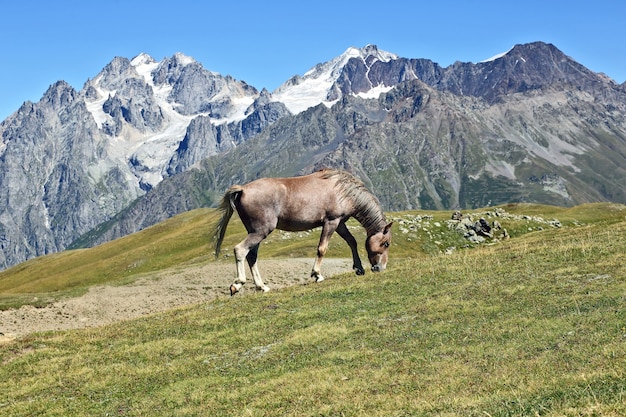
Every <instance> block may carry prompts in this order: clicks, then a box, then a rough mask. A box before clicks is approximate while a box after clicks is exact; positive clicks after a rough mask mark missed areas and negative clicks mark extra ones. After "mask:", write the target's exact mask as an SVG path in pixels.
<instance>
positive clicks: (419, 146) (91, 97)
mask: <svg viewBox="0 0 626 417" xmlns="http://www.w3.org/2000/svg"><path fill="white" fill-rule="evenodd" d="M383 93H384V94H383ZM625 103H626V88H625V86H624V85H618V84H616V83H615V82H613V81H612V80H609V79H607V78H606V77H605V76H602V75H600V74H596V73H593V72H592V71H589V70H588V69H586V68H584V67H583V66H581V65H580V64H578V63H576V62H575V61H574V60H572V59H571V58H569V57H567V56H565V55H564V54H563V53H562V52H560V51H559V50H558V49H557V48H555V47H554V46H553V45H549V44H545V43H541V42H537V43H532V44H526V45H516V46H515V47H513V48H512V49H511V50H509V51H507V52H506V53H504V54H500V55H498V56H495V57H493V58H492V59H489V60H487V61H483V62H479V63H476V64H473V63H461V62H457V63H455V64H453V65H451V66H449V67H447V68H442V67H441V66H439V65H438V64H437V63H435V62H432V61H430V60H428V59H412V58H401V57H398V56H396V55H394V54H392V53H389V52H385V51H381V50H379V49H378V48H377V47H376V46H373V45H368V46H366V47H364V48H360V49H359V48H348V49H347V50H346V51H345V52H344V53H343V54H341V55H340V56H338V57H336V58H334V59H332V60H330V61H328V62H325V63H320V64H317V65H315V66H314V67H312V68H311V69H310V70H309V71H307V72H305V73H304V74H303V75H301V76H299V75H297V76H294V77H292V78H291V79H290V80H288V81H286V82H285V83H284V84H283V85H281V86H280V87H279V88H277V89H276V90H275V91H274V92H272V93H270V92H268V91H265V90H263V91H260V92H259V91H258V90H257V89H256V88H254V87H252V86H250V85H248V84H246V83H245V82H243V81H238V80H235V79H233V78H232V77H230V76H228V75H225V76H223V75H221V74H218V73H215V72H212V71H209V70H207V69H205V68H203V66H202V65H201V64H200V63H198V62H197V61H195V60H194V59H193V58H191V57H188V56H185V55H183V54H175V55H174V56H172V57H170V58H165V59H163V60H161V61H156V60H154V59H153V58H152V57H150V56H148V55H146V54H140V55H138V56H136V57H134V58H133V59H131V60H129V59H127V58H122V57H117V58H114V59H113V60H112V61H111V62H110V63H109V64H108V65H107V66H106V67H105V68H103V70H102V71H101V72H100V73H99V74H97V75H96V76H95V77H94V78H93V79H90V80H88V81H87V82H86V83H85V85H84V87H83V88H82V89H81V90H80V91H76V90H75V89H73V88H72V87H71V86H70V85H68V84H67V83H65V82H62V81H60V82H57V83H55V84H53V85H52V86H51V87H50V88H49V89H48V91H46V92H45V94H44V95H43V97H42V99H41V100H40V101H39V102H37V103H31V102H26V103H24V105H22V106H21V107H20V109H19V110H18V111H16V112H15V113H14V114H13V115H11V116H10V117H8V118H7V119H6V120H4V121H3V122H2V123H1V124H0V268H3V267H6V266H9V265H13V264H15V263H17V262H21V261H23V260H25V259H28V258H31V257H33V256H37V255H41V254H45V253H51V252H56V251H59V250H63V249H65V248H67V247H68V246H69V245H70V244H72V243H73V242H76V240H77V239H78V238H79V237H81V236H82V237H83V238H84V240H82V241H81V242H83V243H82V244H85V242H89V244H93V243H96V242H101V241H104V240H106V239H111V238H115V237H118V236H121V235H123V234H126V233H131V232H133V231H135V230H139V229H141V228H143V227H147V226H149V225H151V224H154V223H156V222H158V221H160V220H163V219H164V218H166V217H169V216H171V215H174V214H176V213H179V212H181V211H184V210H188V209H191V208H195V207H199V206H210V205H213V204H215V203H216V199H219V196H220V194H221V193H222V192H223V189H224V188H225V187H227V186H228V185H230V184H232V182H243V181H246V180H251V179H254V178H257V177H259V176H269V175H278V174H280V175H294V174H298V173H304V172H306V171H310V170H313V169H317V168H318V167H319V166H322V165H326V166H336V167H344V168H348V169H350V170H352V171H354V172H356V173H359V174H360V176H361V177H362V178H363V179H364V180H366V182H367V183H368V185H372V188H373V189H375V190H376V191H377V195H378V196H379V198H380V199H381V202H382V203H383V204H384V206H385V207H387V208H389V209H397V210H401V209H408V208H453V207H466V206H476V205H488V204H491V203H498V202H504V201H538V202H548V203H550V204H575V203H580V202H585V201H604V200H609V201H616V202H625V201H626V195H625V194H624V187H623V183H624V181H626V171H624V168H623V167H624V166H626V151H625V150H624V149H626V139H625V138H626V133H624V132H626V125H625V123H626V122H624V120H626V104H625ZM320 104H323V105H321V106H320ZM305 110H307V111H305ZM209 157H211V158H209ZM207 158H209V159H207ZM191 168H194V169H191ZM390 181H393V183H390ZM105 229H106V233H105ZM89 231H92V232H91V234H86V233H87V232H89Z"/></svg>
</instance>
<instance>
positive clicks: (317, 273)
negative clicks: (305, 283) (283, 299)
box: [311, 219, 339, 282]
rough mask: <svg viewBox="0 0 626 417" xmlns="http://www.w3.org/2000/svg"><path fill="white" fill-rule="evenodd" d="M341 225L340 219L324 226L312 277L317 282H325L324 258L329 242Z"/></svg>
mask: <svg viewBox="0 0 626 417" xmlns="http://www.w3.org/2000/svg"><path fill="white" fill-rule="evenodd" d="M338 225H339V219H337V220H336V221H328V222H326V223H324V226H322V234H321V236H320V243H319V244H318V245H317V258H315V263H314V264H313V270H312V271H311V277H313V278H315V282H322V281H324V276H323V275H322V273H321V268H322V258H323V257H324V255H326V251H327V250H328V241H329V240H330V237H331V236H332V235H333V233H334V232H335V230H336V229H337V226H338Z"/></svg>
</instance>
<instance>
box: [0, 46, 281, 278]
mask: <svg viewBox="0 0 626 417" xmlns="http://www.w3.org/2000/svg"><path fill="white" fill-rule="evenodd" d="M284 113H288V111H287V110H286V109H285V108H284V106H282V105H280V104H279V103H269V102H268V100H267V97H265V96H264V94H260V93H259V92H258V91H257V90H256V89H254V88H253V87H250V86H248V85H247V84H245V83H244V82H240V81H237V80H234V79H233V78H232V77H228V76H226V77H223V76H221V75H219V74H216V73H212V72H210V71H207V70H205V69H203V68H202V66H201V65H200V64H199V63H197V62H195V61H194V60H193V59H191V58H189V57H185V56H184V55H181V54H177V55H175V56H174V57H172V58H168V59H165V60H163V61H162V62H160V63H158V62H156V61H154V60H153V59H152V58H151V57H149V56H147V55H140V56H138V57H136V58H135V59H133V60H132V61H131V60H128V59H127V58H121V57H117V58H115V59H113V60H112V61H111V63H109V64H108V65H107V66H106V67H105V68H104V69H103V70H102V71H101V72H100V73H99V74H98V75H97V76H96V77H95V78H94V79H92V80H88V81H87V82H86V83H85V86H84V88H83V89H82V90H81V91H76V90H74V89H73V88H72V87H71V86H69V85H68V84H67V83H65V82H62V81H61V82H58V83H56V84H54V85H52V86H51V87H50V89H49V90H48V91H47V92H46V93H45V94H44V96H43V98H42V99H41V100H40V101H39V102H38V103H30V102H27V103H24V105H23V106H22V107H21V108H20V109H19V110H18V111H17V112H16V113H15V114H13V115H12V116H10V117H9V118H7V119H6V120H5V121H4V122H2V124H1V125H0V135H1V138H2V140H1V142H0V268H5V267H7V266H10V265H13V264H15V263H18V262H21V261H24V260H26V259H28V258H31V257H33V256H38V255H43V254H47V253H53V252H56V251H59V250H63V249H65V248H66V247H68V246H69V245H70V244H71V243H72V242H73V241H75V240H76V239H77V238H79V237H80V236H82V235H83V234H85V233H86V232H88V231H90V230H92V229H93V228H95V227H96V226H98V225H99V224H101V223H103V222H107V221H110V220H111V219H112V218H114V216H115V215H116V214H118V213H120V212H121V211H123V210H124V209H125V208H127V207H128V206H129V205H130V204H131V202H133V201H134V200H135V199H137V198H138V197H139V196H141V195H143V194H144V193H145V192H146V191H148V190H150V189H152V188H153V187H154V186H155V185H156V184H158V183H159V182H161V181H162V180H163V178H165V177H167V176H169V175H174V174H175V173H177V172H182V171H184V170H185V169H187V168H189V167H190V166H192V165H193V164H194V163H196V162H197V161H199V160H201V159H203V158H206V157H208V156H211V155H215V154H217V153H219V152H222V151H225V150H229V149H231V148H232V147H234V146H236V144H238V143H241V142H243V141H245V140H246V139H247V138H249V137H251V136H253V135H254V134H256V133H258V132H259V131H260V130H262V129H263V128H264V127H265V126H266V125H267V124H269V123H272V122H273V121H274V120H276V118H278V117H280V115H281V114H284ZM172 207H178V206H177V205H173V206H172ZM183 207H184V206H183ZM170 212H171V210H169V209H168V210H165V211H164V213H170Z"/></svg>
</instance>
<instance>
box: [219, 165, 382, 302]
mask: <svg viewBox="0 0 626 417" xmlns="http://www.w3.org/2000/svg"><path fill="white" fill-rule="evenodd" d="M219 209H220V210H221V211H222V217H221V219H220V221H219V222H218V223H217V225H216V227H215V233H214V242H215V256H216V257H217V256H219V253H220V248H221V245H222V241H223V240H224V234H225V233H226V227H227V226H228V222H229V221H230V218H231V216H232V215H233V213H234V212H235V211H237V214H238V215H239V218H240V219H241V221H242V223H243V224H244V226H245V228H246V230H247V232H248V235H247V236H246V238H245V239H244V240H243V241H241V242H240V243H239V244H237V245H236V246H235V249H234V252H235V260H236V265H237V277H236V279H235V282H234V283H233V284H232V285H231V286H230V295H234V294H236V293H237V292H238V291H239V290H240V289H241V287H243V285H244V284H245V282H246V271H245V267H244V264H243V261H244V259H245V260H246V261H247V262H248V266H249V267H250V271H251V272H252V278H253V279H254V284H255V286H256V288H257V289H260V290H262V291H269V287H268V286H267V285H265V284H264V283H263V280H262V279H261V274H260V273H259V269H258V266H257V257H258V252H259V244H260V243H261V241H262V240H263V239H265V238H266V237H267V236H268V235H269V234H270V233H271V232H272V231H273V230H274V229H280V230H285V231H289V232H297V231H305V230H311V229H314V228H316V227H320V226H321V227H322V233H321V236H320V241H319V245H318V246H317V258H316V259H315V263H314V264H313V270H312V272H311V277H313V278H315V281H316V282H320V281H323V280H324V277H323V276H322V274H321V264H322V258H323V257H324V255H325V254H326V250H327V249H328V242H329V240H330V237H331V235H332V234H333V233H334V232H335V231H336V232H337V233H338V234H339V236H341V237H342V238H343V239H344V240H345V241H346V242H347V243H348V245H349V246H350V249H351V250H352V260H353V266H352V267H353V269H354V271H355V272H356V274H357V275H363V274H365V270H364V269H363V265H362V264H361V259H360V258H359V255H358V252H357V242H356V239H355V238H354V236H352V234H351V233H350V231H349V230H348V227H347V226H346V221H347V220H348V219H349V218H350V217H354V218H355V219H356V220H357V221H359V223H361V225H362V226H363V227H364V228H365V230H366V232H367V238H366V241H365V248H366V250H367V256H368V258H369V261H370V264H371V266H372V271H373V272H380V271H383V270H384V269H385V268H386V266H387V252H388V249H389V245H390V243H391V225H392V223H393V222H390V223H387V221H386V219H385V214H384V212H383V210H382V208H381V206H380V203H379V201H378V199H377V198H376V197H375V196H374V195H373V194H372V193H371V192H370V191H369V190H368V189H367V188H366V187H365V185H364V184H363V182H361V181H360V180H359V179H357V178H356V177H355V176H353V175H351V174H349V173H348V172H345V171H340V170H321V171H318V172H315V173H313V174H309V175H304V176H300V177H291V178H261V179H258V180H256V181H252V182H250V183H248V184H245V185H233V186H232V187H230V188H229V189H228V190H227V191H226V193H225V194H224V197H223V198H222V202H221V204H220V207H219Z"/></svg>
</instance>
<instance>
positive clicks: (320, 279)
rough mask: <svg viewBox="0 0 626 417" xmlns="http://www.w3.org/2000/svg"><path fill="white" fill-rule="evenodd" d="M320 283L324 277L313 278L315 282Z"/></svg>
mask: <svg viewBox="0 0 626 417" xmlns="http://www.w3.org/2000/svg"><path fill="white" fill-rule="evenodd" d="M322 281H324V277H323V276H321V275H318V276H316V277H315V282H322Z"/></svg>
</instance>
